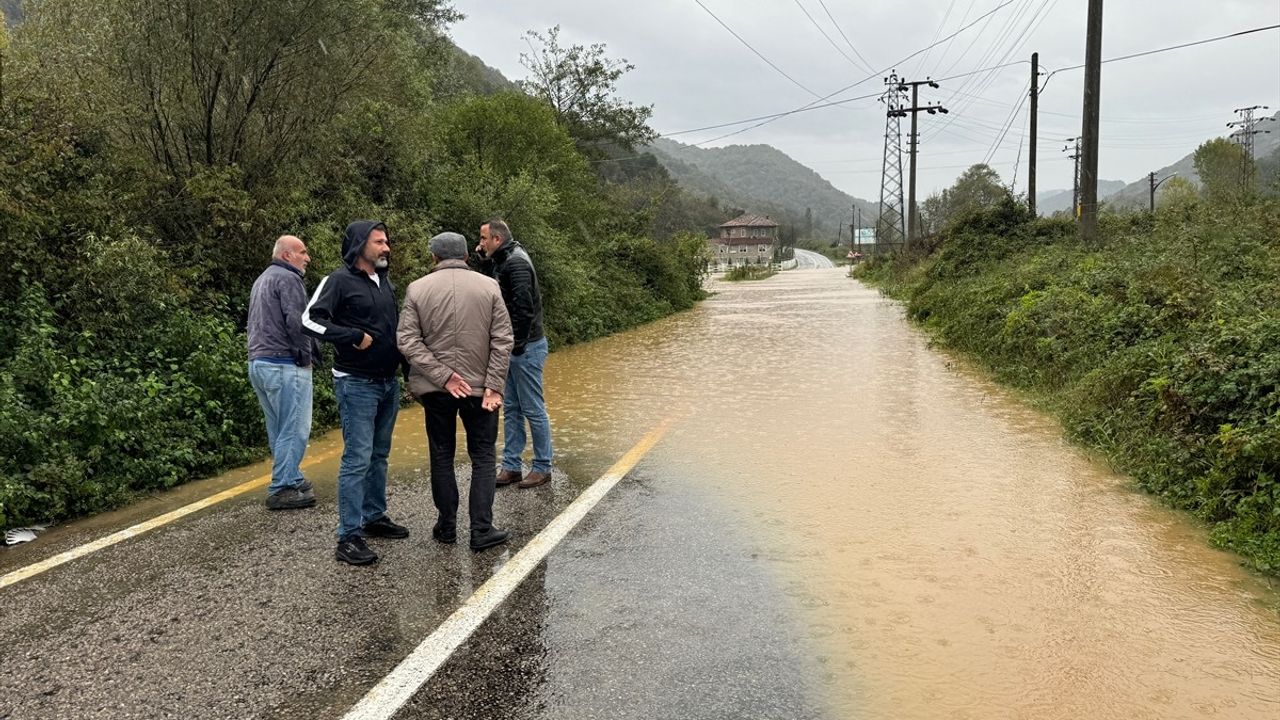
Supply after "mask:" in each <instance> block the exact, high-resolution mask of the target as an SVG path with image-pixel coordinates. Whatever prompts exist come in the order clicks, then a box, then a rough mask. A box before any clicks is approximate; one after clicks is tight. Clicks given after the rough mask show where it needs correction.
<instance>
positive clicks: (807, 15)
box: [795, 0, 875, 72]
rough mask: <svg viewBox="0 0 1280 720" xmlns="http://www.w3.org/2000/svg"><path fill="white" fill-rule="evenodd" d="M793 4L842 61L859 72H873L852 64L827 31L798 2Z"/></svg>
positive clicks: (869, 68) (867, 68)
mask: <svg viewBox="0 0 1280 720" xmlns="http://www.w3.org/2000/svg"><path fill="white" fill-rule="evenodd" d="M795 3H796V7H798V8H800V12H802V13H804V16H805V17H807V18H809V22H810V23H812V24H813V27H814V28H815V29H817V31H818V32H820V33H822V37H823V38H825V39H826V41H827V42H828V43H829V44H830V45H831V47H833V48H835V50H836V52H838V53H840V54H841V55H843V56H844V59H845V60H848V61H849V64H850V65H852V66H854V67H855V68H857V69H858V71H859V72H875V71H874V70H872V69H871V67H870V66H866V67H864V66H862V65H859V64H858V63H856V62H854V61H853V58H851V57H849V53H847V52H845V51H844V48H842V47H840V46H839V45H837V44H836V41H835V40H832V39H831V36H830V35H828V34H827V31H826V30H823V29H822V26H821V25H819V24H818V21H817V20H814V19H813V16H812V15H810V14H809V11H808V10H806V9H805V7H804V5H801V4H800V0H795Z"/></svg>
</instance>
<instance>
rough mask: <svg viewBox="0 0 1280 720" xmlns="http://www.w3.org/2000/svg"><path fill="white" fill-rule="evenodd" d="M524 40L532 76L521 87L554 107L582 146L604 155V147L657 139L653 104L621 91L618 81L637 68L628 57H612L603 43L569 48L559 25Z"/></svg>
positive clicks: (522, 60)
mask: <svg viewBox="0 0 1280 720" xmlns="http://www.w3.org/2000/svg"><path fill="white" fill-rule="evenodd" d="M524 38H525V41H526V42H528V43H529V49H530V52H528V53H521V54H520V64H521V65H523V66H524V67H525V68H526V69H528V70H529V73H530V75H529V78H528V79H526V80H524V81H522V82H521V83H520V85H521V86H522V87H523V88H524V89H525V91H526V92H528V93H529V94H531V95H533V96H535V97H538V98H541V99H542V100H544V101H546V102H547V103H548V104H550V105H551V107H552V109H553V110H555V113H556V118H557V120H558V122H559V123H560V124H561V125H562V126H564V128H565V129H566V130H568V131H569V136H570V137H572V138H573V139H574V141H575V142H576V143H577V144H578V147H579V148H580V149H582V150H584V151H585V152H587V153H588V154H590V155H593V156H599V155H600V154H601V152H602V151H601V150H600V147H601V146H602V145H607V144H613V145H617V146H619V147H621V148H623V149H625V150H631V149H633V148H634V147H635V146H636V145H643V144H645V143H648V142H652V141H653V140H654V139H656V138H657V136H658V135H657V133H655V132H654V131H653V129H652V128H650V127H649V125H648V122H649V117H650V116H651V115H653V107H652V106H648V105H634V104H632V103H630V102H627V101H626V100H623V99H621V98H619V97H617V95H616V92H617V83H618V79H619V78H621V77H622V76H623V75H624V74H626V73H627V72H629V71H631V70H634V69H635V66H634V65H632V64H631V63H629V62H627V60H626V59H625V58H617V59H614V58H610V57H608V56H607V55H605V46H604V45H603V44H595V45H592V46H591V47H583V46H582V45H570V46H568V47H564V46H562V45H561V44H560V26H559V25H557V26H555V27H553V28H551V29H550V30H547V32H546V34H543V33H539V32H537V31H534V30H530V31H528V32H527V33H525V35H524Z"/></svg>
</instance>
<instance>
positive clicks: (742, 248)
mask: <svg viewBox="0 0 1280 720" xmlns="http://www.w3.org/2000/svg"><path fill="white" fill-rule="evenodd" d="M746 251H747V246H746V245H742V246H739V247H738V252H740V253H744V252H746Z"/></svg>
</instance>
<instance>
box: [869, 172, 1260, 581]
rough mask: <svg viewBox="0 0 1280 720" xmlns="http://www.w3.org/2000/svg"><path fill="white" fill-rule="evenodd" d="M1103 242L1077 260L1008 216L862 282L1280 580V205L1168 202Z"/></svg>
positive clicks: (1035, 224) (996, 215)
mask: <svg viewBox="0 0 1280 720" xmlns="http://www.w3.org/2000/svg"><path fill="white" fill-rule="evenodd" d="M1188 187H1189V184H1188ZM1214 197H1217V195H1216V194H1215V195H1214ZM1102 229H1103V233H1102V236H1103V241H1102V242H1101V243H1100V244H1098V245H1092V246H1087V245H1083V244H1081V242H1080V241H1079V240H1078V239H1077V237H1078V236H1077V233H1076V229H1075V226H1074V225H1073V224H1072V223H1071V222H1070V221H1069V220H1067V219H1065V218H1059V219H1039V220H1037V219H1033V218H1031V217H1030V216H1029V214H1028V213H1027V212H1026V210H1025V208H1023V207H1022V206H1021V205H1019V204H1017V203H1015V202H1013V201H1012V200H1006V201H1005V202H1003V203H1002V204H1000V205H999V206H997V207H995V208H993V209H990V210H986V211H981V212H978V213H974V214H970V215H967V216H965V217H964V218H962V219H960V220H958V221H956V222H954V223H953V224H952V225H950V226H949V227H947V228H946V229H945V230H944V232H943V233H942V234H941V235H940V236H939V237H938V238H937V241H936V243H935V244H934V247H933V252H932V253H931V254H930V255H928V256H927V257H924V258H914V259H907V258H894V259H885V260H880V261H877V262H873V263H870V264H868V265H867V266H866V267H865V268H864V269H862V271H861V274H862V276H863V277H865V278H867V279H869V280H871V281H872V282H875V283H878V284H881V285H882V286H883V287H884V288H885V289H886V290H887V291H888V292H889V293H890V294H892V295H895V296H898V297H901V298H903V299H904V300H906V301H907V302H908V304H909V310H910V314H911V315H912V317H914V318H915V319H917V320H919V321H921V322H922V323H924V324H925V325H926V327H928V328H929V329H930V330H931V331H932V333H933V334H934V335H935V337H937V338H938V339H939V340H941V341H942V342H943V343H944V344H945V345H947V346H950V347H952V348H955V349H957V350H960V351H963V352H965V353H967V354H969V355H971V356H972V357H974V358H976V359H977V360H978V361H979V362H981V363H982V364H984V365H985V366H986V367H988V368H990V369H991V370H992V371H993V372H994V374H995V375H996V376H997V377H998V378H999V379H1000V380H1002V381H1005V382H1007V383H1009V384H1012V385H1014V386H1016V387H1019V388H1022V389H1025V390H1027V391H1029V392H1030V393H1031V394H1032V395H1033V396H1035V397H1039V398H1041V399H1042V400H1043V401H1044V402H1045V404H1046V405H1047V406H1048V407H1049V408H1050V409H1051V410H1052V411H1054V412H1055V413H1056V414H1057V415H1058V416H1059V417H1060V418H1062V420H1063V422H1064V424H1065V426H1066V428H1067V429H1068V431H1069V432H1070V433H1071V434H1072V435H1073V436H1074V437H1075V438H1077V439H1078V440H1080V441H1082V442H1083V443H1085V444H1087V445H1090V446H1092V447H1095V448H1098V449H1100V450H1101V451H1103V452H1104V453H1105V454H1106V455H1107V456H1108V457H1109V458H1111V459H1112V461H1113V462H1114V463H1115V464H1116V465H1117V467H1118V468H1119V469H1121V470H1122V471H1124V472H1127V473H1129V474H1131V475H1132V476H1133V477H1134V478H1136V479H1137V481H1138V482H1139V483H1140V484H1141V485H1142V486H1143V487H1145V488H1147V489H1148V490H1150V491H1151V492H1153V493H1156V494H1158V495H1160V496H1161V497H1162V498H1164V499H1165V500H1167V501H1168V502H1170V503H1171V504H1173V505H1175V506H1177V507H1182V508H1187V509H1189V510H1192V511H1194V512H1195V513H1196V514H1197V515H1198V516H1200V517H1201V518H1203V519H1204V520H1206V521H1207V522H1208V523H1210V525H1211V526H1212V536H1213V539H1214V540H1215V542H1217V543H1218V544H1220V545H1222V546H1224V547H1228V548H1231V549H1233V550H1236V551H1238V552H1240V553H1241V554H1242V555H1243V556H1244V557H1246V558H1247V559H1248V561H1249V562H1250V563H1251V564H1252V565H1253V566H1254V567H1255V568H1257V569H1259V570H1261V571H1264V572H1270V573H1280V385H1278V384H1277V381H1278V379H1280V202H1277V201H1276V200H1275V199H1274V198H1263V199H1259V198H1257V197H1254V198H1250V199H1248V200H1247V201H1244V202H1235V201H1233V202H1229V203H1219V202H1213V201H1208V200H1201V199H1199V198H1196V197H1195V196H1194V195H1192V196H1191V197H1187V196H1186V195H1185V194H1184V195H1182V196H1181V197H1178V196H1170V197H1169V198H1168V200H1167V201H1165V202H1164V203H1163V204H1162V205H1161V206H1160V207H1159V209H1158V211H1157V213H1156V215H1155V216H1154V217H1152V216H1149V215H1146V214H1135V215H1131V216H1119V215H1104V217H1103V226H1102Z"/></svg>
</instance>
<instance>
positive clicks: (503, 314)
mask: <svg viewBox="0 0 1280 720" xmlns="http://www.w3.org/2000/svg"><path fill="white" fill-rule="evenodd" d="M399 337H400V352H401V353H403V354H404V357H405V359H406V360H408V361H409V391H410V392H412V393H413V394H414V396H415V397H422V396H423V395H425V394H427V393H433V392H441V391H443V390H444V388H445V383H447V382H449V378H450V377H451V376H452V375H453V374H454V373H458V375H460V376H462V379H463V380H466V381H467V384H469V385H470V386H471V394H472V395H473V396H476V397H479V396H481V395H483V394H484V390H485V388H488V389H490V390H493V391H494V392H497V393H498V394H502V392H503V388H505V387H506V383H507V369H508V364H509V363H510V361H511V357H510V355H511V321H510V320H509V319H507V307H506V304H505V303H503V302H502V293H501V292H500V291H499V290H498V283H496V282H494V281H493V278H488V277H485V276H483V275H481V274H480V273H475V272H471V268H469V267H467V263H466V261H465V260H442V261H440V264H439V265H436V267H435V269H434V270H432V271H431V272H430V273H428V274H427V275H425V276H423V277H420V278H418V279H417V280H414V281H413V282H411V283H409V288H408V289H407V290H406V291H405V293H404V311H403V312H401V313H400V332H399Z"/></svg>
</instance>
